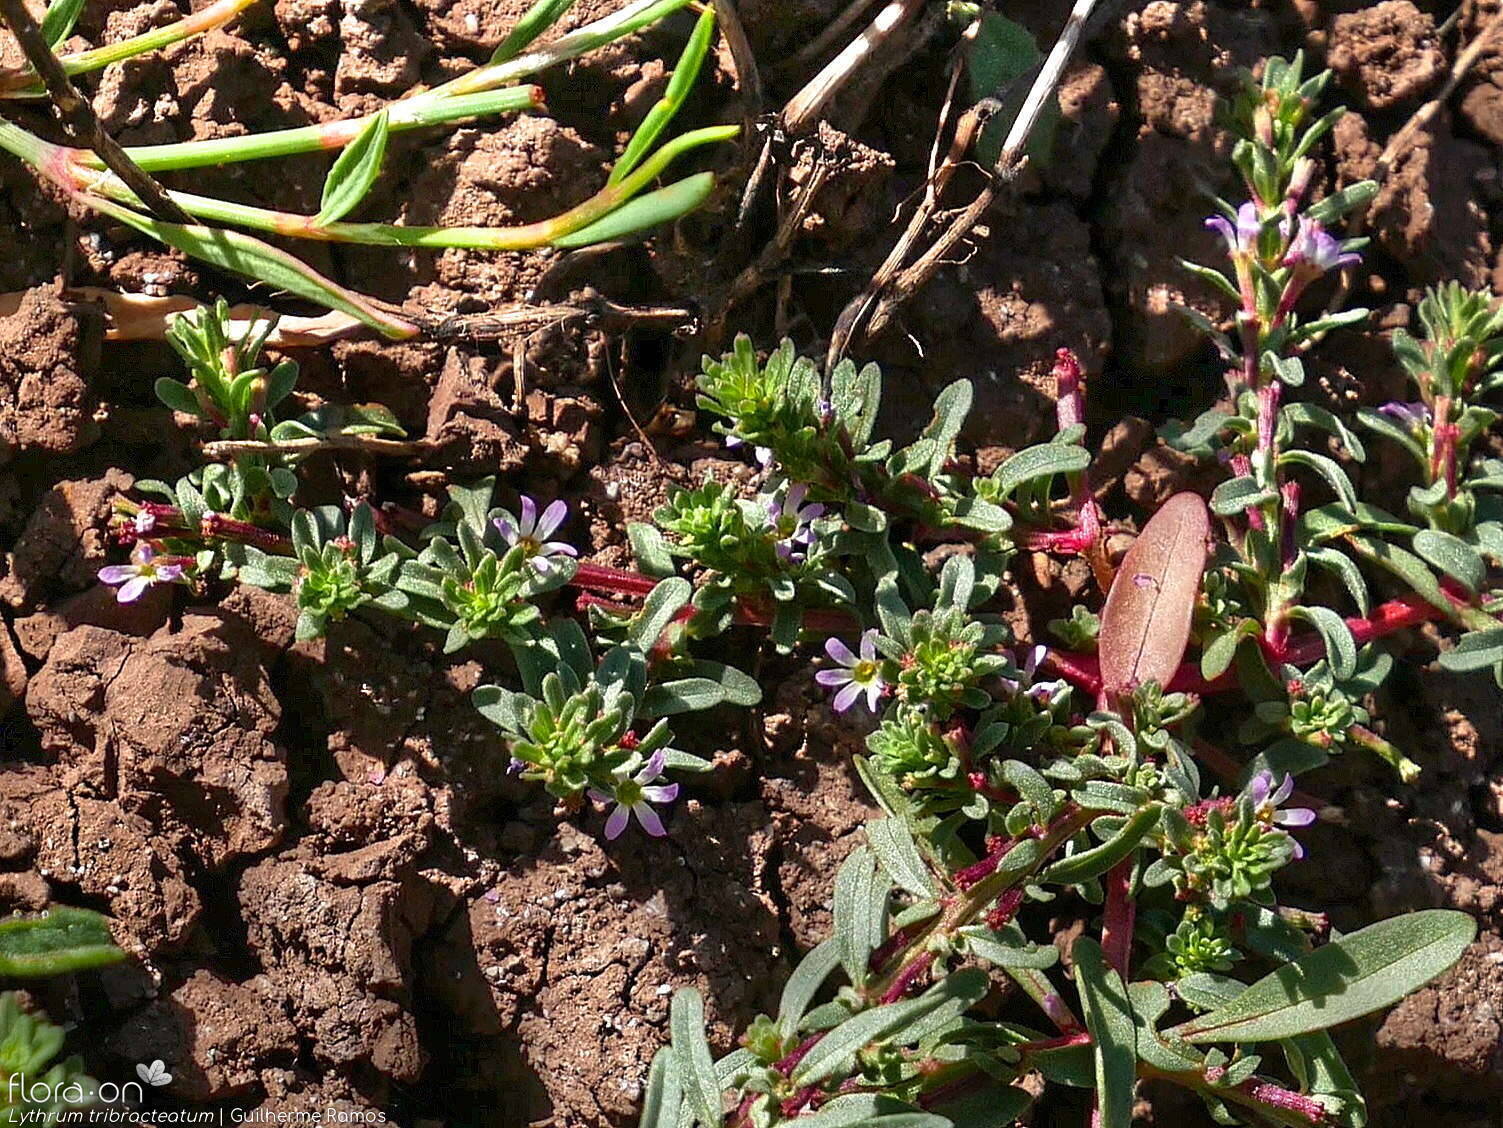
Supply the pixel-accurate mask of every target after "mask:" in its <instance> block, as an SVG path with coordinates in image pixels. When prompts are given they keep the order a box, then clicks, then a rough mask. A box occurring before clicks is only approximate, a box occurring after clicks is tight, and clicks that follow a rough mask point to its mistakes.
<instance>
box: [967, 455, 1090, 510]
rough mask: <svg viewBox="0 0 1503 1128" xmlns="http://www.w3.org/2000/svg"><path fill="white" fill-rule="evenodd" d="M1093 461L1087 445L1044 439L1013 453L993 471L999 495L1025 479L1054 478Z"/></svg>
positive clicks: (1009, 491)
mask: <svg viewBox="0 0 1503 1128" xmlns="http://www.w3.org/2000/svg"><path fill="white" fill-rule="evenodd" d="M1090 464H1091V452H1090V451H1088V450H1086V449H1085V447H1079V446H1074V445H1068V446H1067V445H1065V444H1064V443H1040V444H1039V445H1038V446H1031V447H1027V448H1025V449H1023V450H1020V451H1018V453H1017V454H1014V455H1012V456H1011V457H1010V458H1008V459H1007V461H1006V462H1004V463H1002V465H1001V466H998V467H997V468H996V469H995V470H994V471H992V482H993V483H994V484H995V485H996V487H997V496H998V497H1008V496H1009V495H1011V494H1012V492H1013V491H1014V490H1015V489H1017V488H1018V487H1019V486H1021V485H1023V484H1024V483H1025V482H1032V481H1036V480H1038V479H1039V478H1051V477H1053V476H1054V475H1056V474H1075V473H1079V472H1080V471H1081V470H1084V469H1085V468H1086V467H1087V466H1089V465H1090Z"/></svg>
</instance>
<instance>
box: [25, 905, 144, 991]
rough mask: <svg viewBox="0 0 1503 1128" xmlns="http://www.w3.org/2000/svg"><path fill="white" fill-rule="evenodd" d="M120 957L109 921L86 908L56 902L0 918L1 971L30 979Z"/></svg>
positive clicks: (112, 960)
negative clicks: (28, 912)
mask: <svg viewBox="0 0 1503 1128" xmlns="http://www.w3.org/2000/svg"><path fill="white" fill-rule="evenodd" d="M123 959H125V953H124V952H123V951H121V950H120V949H119V948H117V947H116V946H115V941H114V939H113V938H112V937H111V936H110V926H109V921H108V920H107V919H106V918H105V917H103V916H100V915H99V914H98V913H96V912H92V911H90V910H89V909H75V908H72V907H70V906H67V905H56V906H54V907H52V908H50V909H48V910H47V911H46V912H42V913H38V914H36V915H35V916H23V917H11V918H9V919H7V920H4V921H0V975H9V976H14V977H17V978H25V979H33V978H36V977H38V976H44V975H61V974H62V973H64V972H69V971H81V970H83V969H85V968H91V967H103V966H105V965H106V964H112V963H119V962H120V961H121V960H123Z"/></svg>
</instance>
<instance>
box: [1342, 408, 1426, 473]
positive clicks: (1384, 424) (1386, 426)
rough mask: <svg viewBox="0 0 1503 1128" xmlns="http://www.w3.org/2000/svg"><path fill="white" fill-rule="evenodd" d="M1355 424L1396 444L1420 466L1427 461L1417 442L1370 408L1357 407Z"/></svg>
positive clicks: (1395, 424) (1386, 417)
mask: <svg viewBox="0 0 1503 1128" xmlns="http://www.w3.org/2000/svg"><path fill="white" fill-rule="evenodd" d="M1357 422H1358V423H1360V424H1362V426H1364V427H1366V428H1367V429H1368V430H1369V431H1372V432H1373V433H1374V434H1377V435H1382V436H1383V437H1384V438H1385V439H1390V440H1392V441H1393V442H1396V443H1398V444H1399V445H1400V446H1401V447H1403V448H1404V449H1405V450H1407V451H1408V452H1409V453H1410V454H1411V455H1412V456H1413V457H1414V460H1415V461H1416V462H1418V463H1420V464H1421V465H1424V464H1426V463H1427V462H1428V461H1429V459H1428V458H1427V456H1426V455H1425V448H1424V447H1422V446H1421V445H1420V443H1419V440H1418V439H1416V438H1415V437H1414V436H1413V435H1411V434H1410V433H1409V432H1408V431H1406V430H1404V428H1402V427H1400V426H1399V425H1398V424H1397V423H1395V422H1394V421H1393V420H1392V419H1390V418H1388V416H1386V415H1384V414H1382V413H1381V412H1378V411H1374V410H1373V409H1372V408H1370V407H1359V408H1358V409H1357Z"/></svg>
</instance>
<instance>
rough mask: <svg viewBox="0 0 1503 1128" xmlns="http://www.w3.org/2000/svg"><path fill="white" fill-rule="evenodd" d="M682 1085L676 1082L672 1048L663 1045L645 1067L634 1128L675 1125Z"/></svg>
mask: <svg viewBox="0 0 1503 1128" xmlns="http://www.w3.org/2000/svg"><path fill="white" fill-rule="evenodd" d="M683 1103H684V1087H683V1085H681V1084H680V1083H679V1080H678V1071H677V1069H676V1066H675V1060H674V1057H673V1051H672V1050H671V1049H669V1048H668V1047H667V1046H664V1047H663V1048H662V1049H660V1050H659V1051H658V1052H657V1053H656V1054H654V1055H653V1058H652V1065H651V1066H650V1067H649V1068H648V1070H647V1091H646V1092H645V1093H644V1094H643V1096H642V1117H641V1119H640V1120H639V1121H638V1122H637V1124H638V1128H678V1117H679V1109H680V1108H681V1107H682V1106H683Z"/></svg>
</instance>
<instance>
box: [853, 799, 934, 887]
mask: <svg viewBox="0 0 1503 1128" xmlns="http://www.w3.org/2000/svg"><path fill="white" fill-rule="evenodd" d="M865 829H866V841H867V844H868V845H870V846H871V848H872V852H873V853H874V854H876V855H877V861H878V862H880V863H881V865H882V868H883V870H885V871H886V872H887V876H888V877H890V878H892V879H893V881H894V882H896V883H897V884H898V885H900V886H902V887H903V888H904V889H906V890H908V892H910V893H912V894H913V895H914V896H915V897H937V896H939V887H938V886H937V885H935V883H934V876H933V875H932V874H931V873H930V872H929V869H928V867H927V866H925V865H924V859H923V858H922V857H920V856H919V852H918V846H917V845H915V843H914V841H913V832H912V831H910V830H909V829H908V824H907V823H905V822H904V821H903V820H902V819H898V818H892V819H877V820H876V821H875V822H869V823H867V824H866V828H865Z"/></svg>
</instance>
